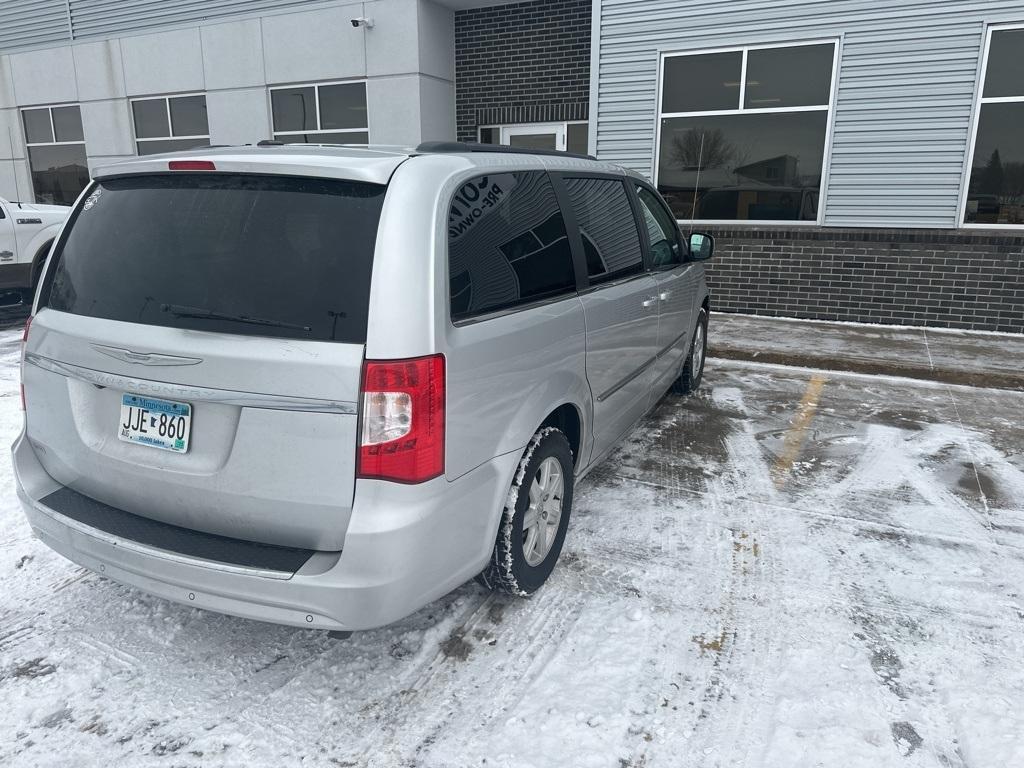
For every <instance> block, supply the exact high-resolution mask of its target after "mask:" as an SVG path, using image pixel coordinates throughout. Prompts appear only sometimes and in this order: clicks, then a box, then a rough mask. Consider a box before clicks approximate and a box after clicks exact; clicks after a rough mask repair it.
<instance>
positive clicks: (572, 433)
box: [540, 403, 582, 467]
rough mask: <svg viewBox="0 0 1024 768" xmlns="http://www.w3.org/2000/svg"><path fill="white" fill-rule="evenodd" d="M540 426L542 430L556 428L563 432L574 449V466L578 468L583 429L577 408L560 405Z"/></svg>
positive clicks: (567, 404) (570, 446)
mask: <svg viewBox="0 0 1024 768" xmlns="http://www.w3.org/2000/svg"><path fill="white" fill-rule="evenodd" d="M540 426H541V429H543V428H544V427H555V428H556V429H559V430H561V431H562V433H563V434H564V435H565V437H566V439H567V440H568V441H569V448H571V449H572V461H573V465H575V466H577V467H578V466H579V463H580V441H581V439H582V428H581V425H580V412H579V411H578V410H576V407H575V406H573V405H570V404H569V403H566V404H565V405H560V406H559V407H558V408H556V409H555V410H553V411H552V412H551V413H549V414H548V417H547V418H546V419H544V423H543V424H541V425H540Z"/></svg>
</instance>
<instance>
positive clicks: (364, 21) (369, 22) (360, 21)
mask: <svg viewBox="0 0 1024 768" xmlns="http://www.w3.org/2000/svg"><path fill="white" fill-rule="evenodd" d="M349 23H350V24H352V26H353V27H355V28H356V29H359V27H366V28H367V29H371V28H372V27H373V19H368V18H366V17H365V16H360V17H359V18H357V19H352V20H351V21H350V22H349Z"/></svg>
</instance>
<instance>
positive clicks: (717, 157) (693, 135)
mask: <svg viewBox="0 0 1024 768" xmlns="http://www.w3.org/2000/svg"><path fill="white" fill-rule="evenodd" d="M736 161H737V152H736V148H735V147H734V146H733V145H732V144H730V143H729V142H728V141H727V140H726V138H725V134H724V133H723V132H722V130H721V129H720V128H711V129H707V128H690V129H689V130H687V131H686V132H685V133H683V134H681V135H676V136H674V137H673V138H672V162H673V163H675V165H677V166H678V167H679V168H681V169H682V170H684V171H687V170H696V169H698V168H700V169H702V170H705V169H708V168H726V167H728V166H729V165H730V164H734V163H735V162H736Z"/></svg>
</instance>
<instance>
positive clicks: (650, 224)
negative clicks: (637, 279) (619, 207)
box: [636, 186, 683, 269]
mask: <svg viewBox="0 0 1024 768" xmlns="http://www.w3.org/2000/svg"><path fill="white" fill-rule="evenodd" d="M636 194H637V197H639V198H640V212H641V213H642V214H643V217H644V224H645V225H646V226H647V239H648V240H650V243H651V266H652V267H654V268H655V269H664V268H665V267H670V266H673V265H674V264H680V263H682V261H683V258H682V252H681V251H680V249H679V227H677V226H676V222H675V219H673V218H672V217H671V216H669V214H668V212H667V211H666V210H665V206H664V205H662V204H661V201H660V200H659V199H658V198H657V196H656V195H655V194H654V193H653V192H651V190H649V189H647V188H646V187H639V186H638V187H637V188H636Z"/></svg>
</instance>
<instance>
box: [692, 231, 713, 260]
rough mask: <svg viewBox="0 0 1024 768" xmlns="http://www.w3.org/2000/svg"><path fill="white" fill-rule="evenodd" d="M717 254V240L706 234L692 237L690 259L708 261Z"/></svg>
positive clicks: (696, 233) (700, 233)
mask: <svg viewBox="0 0 1024 768" xmlns="http://www.w3.org/2000/svg"><path fill="white" fill-rule="evenodd" d="M714 252H715V238H713V237H712V236H711V235H708V234H705V233H704V232H694V233H693V234H691V235H690V258H691V259H693V260H694V261H707V260H708V259H710V258H711V256H712V255H713V254H714Z"/></svg>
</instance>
